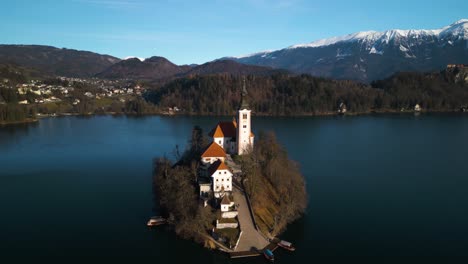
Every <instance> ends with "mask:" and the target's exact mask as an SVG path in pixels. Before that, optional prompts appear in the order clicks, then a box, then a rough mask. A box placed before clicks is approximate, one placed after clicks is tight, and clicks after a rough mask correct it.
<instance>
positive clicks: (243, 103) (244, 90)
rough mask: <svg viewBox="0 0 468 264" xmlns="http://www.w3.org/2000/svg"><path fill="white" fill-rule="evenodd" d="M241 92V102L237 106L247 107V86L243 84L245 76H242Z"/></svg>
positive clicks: (240, 107)
mask: <svg viewBox="0 0 468 264" xmlns="http://www.w3.org/2000/svg"><path fill="white" fill-rule="evenodd" d="M242 82H243V83H242V93H241V104H240V106H239V110H240V109H249V102H248V101H247V95H248V93H247V88H246V86H245V76H244V77H243V78H242Z"/></svg>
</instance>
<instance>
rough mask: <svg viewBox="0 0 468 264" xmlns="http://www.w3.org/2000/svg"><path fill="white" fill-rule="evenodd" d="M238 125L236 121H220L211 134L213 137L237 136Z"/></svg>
mask: <svg viewBox="0 0 468 264" xmlns="http://www.w3.org/2000/svg"><path fill="white" fill-rule="evenodd" d="M236 127H237V124H236V122H235V121H230V122H219V123H218V124H217V125H216V127H215V128H214V129H213V130H211V132H210V134H209V135H210V136H211V137H230V138H235V137H236Z"/></svg>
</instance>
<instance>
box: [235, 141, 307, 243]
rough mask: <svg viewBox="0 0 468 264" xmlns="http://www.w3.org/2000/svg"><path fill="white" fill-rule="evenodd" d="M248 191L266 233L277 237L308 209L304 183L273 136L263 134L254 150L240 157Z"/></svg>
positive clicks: (259, 223)
mask: <svg viewBox="0 0 468 264" xmlns="http://www.w3.org/2000/svg"><path fill="white" fill-rule="evenodd" d="M239 159H240V161H241V165H242V169H243V172H244V173H243V174H244V176H243V177H244V182H245V188H246V192H247V193H248V194H249V196H250V198H251V201H252V207H253V210H254V214H255V216H256V222H257V224H258V226H259V228H260V229H261V230H262V231H263V232H269V233H272V234H278V233H280V232H282V231H284V229H285V228H286V225H287V224H288V223H291V222H293V221H294V220H296V219H298V218H299V217H300V216H301V215H302V214H303V213H304V211H305V208H306V207H307V194H306V188H305V180H304V177H303V176H302V174H301V172H300V170H299V166H298V165H297V163H295V162H294V161H292V160H290V159H289V158H288V154H287V152H286V150H285V149H284V148H283V147H282V146H281V145H280V144H279V143H278V141H277V140H276V136H275V134H274V133H272V132H269V133H260V135H259V137H258V140H257V141H256V142H255V148H254V149H253V150H252V151H251V152H250V154H248V155H243V156H239Z"/></svg>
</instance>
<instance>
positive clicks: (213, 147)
mask: <svg viewBox="0 0 468 264" xmlns="http://www.w3.org/2000/svg"><path fill="white" fill-rule="evenodd" d="M201 156H202V158H217V157H226V152H224V149H223V148H222V147H220V146H219V145H218V144H216V143H215V142H211V144H210V145H209V146H208V148H206V150H205V151H204V152H203V154H202V155H201Z"/></svg>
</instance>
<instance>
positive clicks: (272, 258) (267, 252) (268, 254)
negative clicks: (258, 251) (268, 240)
mask: <svg viewBox="0 0 468 264" xmlns="http://www.w3.org/2000/svg"><path fill="white" fill-rule="evenodd" d="M263 256H265V258H266V259H268V260H269V261H271V262H273V261H275V255H273V252H271V250H269V249H268V248H265V249H264V250H263Z"/></svg>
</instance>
